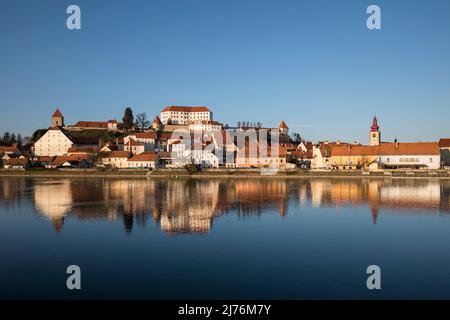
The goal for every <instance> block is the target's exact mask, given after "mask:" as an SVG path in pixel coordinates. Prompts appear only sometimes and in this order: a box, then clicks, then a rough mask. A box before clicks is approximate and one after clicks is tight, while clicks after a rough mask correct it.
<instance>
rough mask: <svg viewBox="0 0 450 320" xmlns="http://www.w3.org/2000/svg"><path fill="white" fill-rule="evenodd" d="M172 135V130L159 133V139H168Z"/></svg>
mask: <svg viewBox="0 0 450 320" xmlns="http://www.w3.org/2000/svg"><path fill="white" fill-rule="evenodd" d="M171 137H172V133H170V132H163V133H160V134H159V139H160V140H168V139H170V138H171Z"/></svg>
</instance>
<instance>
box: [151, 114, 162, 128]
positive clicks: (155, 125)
mask: <svg viewBox="0 0 450 320" xmlns="http://www.w3.org/2000/svg"><path fill="white" fill-rule="evenodd" d="M152 128H153V130H155V131H158V130H161V129H162V122H161V120H160V119H159V117H158V116H156V117H155V119H154V120H153V123H152Z"/></svg>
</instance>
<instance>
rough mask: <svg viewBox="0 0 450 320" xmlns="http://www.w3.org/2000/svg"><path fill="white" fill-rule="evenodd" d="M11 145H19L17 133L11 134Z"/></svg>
mask: <svg viewBox="0 0 450 320" xmlns="http://www.w3.org/2000/svg"><path fill="white" fill-rule="evenodd" d="M9 143H10V144H13V143H17V138H16V134H15V133H11V139H10V140H9Z"/></svg>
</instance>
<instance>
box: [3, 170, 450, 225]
mask: <svg viewBox="0 0 450 320" xmlns="http://www.w3.org/2000/svg"><path fill="white" fill-rule="evenodd" d="M26 199H29V200H30V201H31V202H32V203H33V205H34V207H35V209H36V211H37V212H38V213H39V214H40V215H42V216H45V217H46V218H47V219H48V220H49V221H51V222H52V223H53V225H54V227H55V230H57V231H60V230H61V229H62V228H63V225H64V221H65V220H64V219H65V218H67V217H69V216H70V217H75V218H78V219H83V220H85V219H107V220H112V221H116V220H122V222H123V225H124V228H125V231H126V232H132V230H133V228H134V227H135V226H136V225H138V226H139V225H142V226H145V225H147V224H148V223H149V220H153V222H154V223H156V224H159V226H160V228H161V230H162V231H164V232H166V233H205V232H209V231H210V230H211V227H212V223H213V220H214V218H215V217H218V216H220V215H222V214H226V213H228V212H230V211H233V212H236V213H237V214H238V215H239V216H240V217H242V218H246V217H248V216H252V215H260V214H262V213H263V212H277V213H278V214H279V215H280V216H281V217H285V216H286V215H287V214H288V211H289V210H288V208H289V207H291V210H293V209H292V208H298V207H299V206H303V205H306V206H308V205H309V206H312V207H325V208H326V207H334V208H340V207H346V206H366V207H369V208H370V211H371V214H372V217H371V219H372V220H373V223H376V222H377V218H378V216H379V214H380V212H382V210H383V209H389V212H395V213H403V214H411V213H414V212H423V213H431V214H433V213H446V214H447V213H449V212H450V181H445V180H441V181H439V180H408V179H404V180H400V179H399V180H395V179H386V180H384V179H331V178H330V179H325V178H323V179H302V180H293V179H291V180H283V179H260V180H258V179H253V180H248V179H241V180H229V181H228V180H218V179H208V180H206V179H205V180H194V179H192V180H183V179H180V180H158V181H152V180H115V179H57V180H48V179H28V178H5V177H3V178H1V179H0V201H1V203H2V205H5V206H11V205H14V204H17V203H19V202H20V201H26Z"/></svg>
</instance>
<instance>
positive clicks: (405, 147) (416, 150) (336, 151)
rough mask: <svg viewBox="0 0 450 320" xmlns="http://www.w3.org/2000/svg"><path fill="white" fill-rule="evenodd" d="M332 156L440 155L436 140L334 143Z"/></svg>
mask: <svg viewBox="0 0 450 320" xmlns="http://www.w3.org/2000/svg"><path fill="white" fill-rule="evenodd" d="M330 147H331V155H332V156H381V155H392V156H393V155H439V154H440V148H439V145H438V144H437V143H436V142H401V143H382V144H380V145H379V146H361V145H332V146H330Z"/></svg>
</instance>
